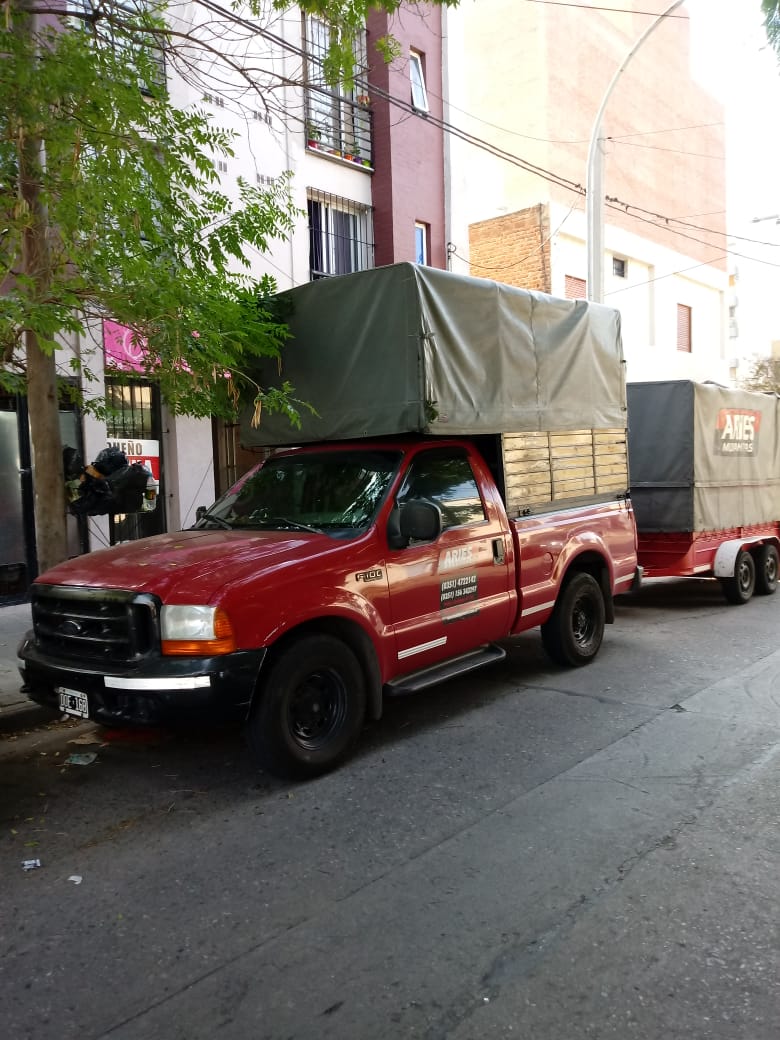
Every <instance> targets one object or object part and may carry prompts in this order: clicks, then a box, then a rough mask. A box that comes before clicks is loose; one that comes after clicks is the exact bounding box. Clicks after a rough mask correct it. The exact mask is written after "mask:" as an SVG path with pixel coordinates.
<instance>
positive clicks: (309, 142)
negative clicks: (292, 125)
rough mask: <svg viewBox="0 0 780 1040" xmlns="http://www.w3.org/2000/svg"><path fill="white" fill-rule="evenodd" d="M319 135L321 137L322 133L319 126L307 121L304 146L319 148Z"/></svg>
mask: <svg viewBox="0 0 780 1040" xmlns="http://www.w3.org/2000/svg"><path fill="white" fill-rule="evenodd" d="M321 137H322V134H321V133H320V130H319V127H317V126H315V124H314V123H307V124H306V147H307V148H319V147H320V138H321Z"/></svg>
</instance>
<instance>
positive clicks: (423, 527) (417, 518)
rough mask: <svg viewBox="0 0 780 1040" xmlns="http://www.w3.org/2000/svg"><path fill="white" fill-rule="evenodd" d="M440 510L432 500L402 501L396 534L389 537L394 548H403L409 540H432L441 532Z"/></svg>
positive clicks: (413, 499)
mask: <svg viewBox="0 0 780 1040" xmlns="http://www.w3.org/2000/svg"><path fill="white" fill-rule="evenodd" d="M441 528H442V522H441V510H440V509H439V507H438V506H437V505H435V504H434V503H433V502H429V501H426V500H425V499H422V498H410V499H409V500H408V501H406V502H402V503H401V505H400V507H399V513H398V535H397V537H396V538H395V539H394V538H391V539H390V544H391V546H392V548H394V549H403V548H405V547H406V546H407V545H408V544H409V542H411V541H415V542H433V541H435V540H436V539H437V538H438V537H439V535H440V534H441Z"/></svg>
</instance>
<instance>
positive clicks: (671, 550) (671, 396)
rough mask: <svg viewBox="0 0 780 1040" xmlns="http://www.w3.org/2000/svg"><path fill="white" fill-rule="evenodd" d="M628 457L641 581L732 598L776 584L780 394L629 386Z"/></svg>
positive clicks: (685, 385) (665, 384)
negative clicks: (679, 581)
mask: <svg viewBox="0 0 780 1040" xmlns="http://www.w3.org/2000/svg"><path fill="white" fill-rule="evenodd" d="M627 401H628V457H629V472H630V484H631V498H632V502H633V505H634V514H635V518H636V525H637V533H638V546H637V548H638V558H639V564H640V566H641V568H642V572H643V576H644V577H647V578H662V577H663V578H666V577H696V578H712V579H717V580H719V581H720V583H721V587H722V589H723V592H724V595H725V597H726V599H727V600H728V601H729V602H730V603H735V604H740V603H746V602H747V601H748V600H749V599H750V598H751V596H752V595H753V594H754V592H755V593H758V594H761V595H771V594H772V593H774V592H775V590H776V589H777V581H778V561H779V560H780V399H779V398H778V397H777V395H775V394H764V393H756V392H752V391H747V390H733V389H729V388H727V387H723V386H720V385H718V384H715V383H696V382H693V381H691V380H665V381H658V382H643V383H629V384H628V386H627Z"/></svg>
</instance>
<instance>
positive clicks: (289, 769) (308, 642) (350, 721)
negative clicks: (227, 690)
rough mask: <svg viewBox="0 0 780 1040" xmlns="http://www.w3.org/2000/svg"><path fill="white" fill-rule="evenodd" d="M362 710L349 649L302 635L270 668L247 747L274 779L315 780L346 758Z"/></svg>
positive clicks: (361, 689)
mask: <svg viewBox="0 0 780 1040" xmlns="http://www.w3.org/2000/svg"><path fill="white" fill-rule="evenodd" d="M365 706H366V694H365V682H364V679H363V672H362V670H361V668H360V665H359V664H358V661H357V658H356V657H355V655H354V654H353V653H352V651H351V650H350V649H349V647H348V646H346V644H344V643H342V642H341V640H339V639H336V638H334V637H333V636H328V635H311V636H305V637H304V638H302V639H299V640H298V641H297V642H295V643H292V644H291V645H290V646H289V647H287V649H286V650H285V651H283V652H282V654H281V656H280V657H279V658H278V659H277V660H276V661H275V662H274V663H273V664H272V666H271V669H270V671H269V673H268V675H267V676H266V678H265V681H264V682H263V686H262V689H261V691H260V699H259V701H258V703H257V704H256V705H255V708H254V710H253V711H252V714H251V715H250V718H249V722H248V730H247V738H248V742H249V746H250V748H251V750H252V752H253V754H254V755H255V757H256V758H257V760H258V763H259V764H260V765H261V766H263V768H265V769H267V770H268V772H270V773H273V774H274V775H276V776H281V777H290V778H297V779H305V778H307V777H312V776H318V775H319V774H320V773H325V772H327V771H328V770H329V769H333V768H334V766H336V765H338V764H339V763H340V762H341V760H342V759H343V758H345V757H346V754H347V752H348V750H349V748H350V747H351V745H352V744H353V742H354V741H355V739H356V737H357V735H358V733H359V732H360V728H361V726H362V724H363V717H364V715H365Z"/></svg>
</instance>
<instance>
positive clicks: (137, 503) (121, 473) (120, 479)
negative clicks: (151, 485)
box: [107, 462, 152, 513]
mask: <svg viewBox="0 0 780 1040" xmlns="http://www.w3.org/2000/svg"><path fill="white" fill-rule="evenodd" d="M151 475H152V474H151V472H150V471H149V470H148V469H147V468H146V466H144V465H143V464H142V463H140V462H134V463H132V465H130V466H128V465H126V464H125V465H124V466H123V467H122V468H121V469H116V470H114V472H113V473H111V474H110V475H109V476H108V478H107V483H108V486H109V488H110V489H111V512H112V513H140V512H141V510H142V508H143V503H144V492H145V491H146V482H147V480H148V479H149V477H151Z"/></svg>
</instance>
